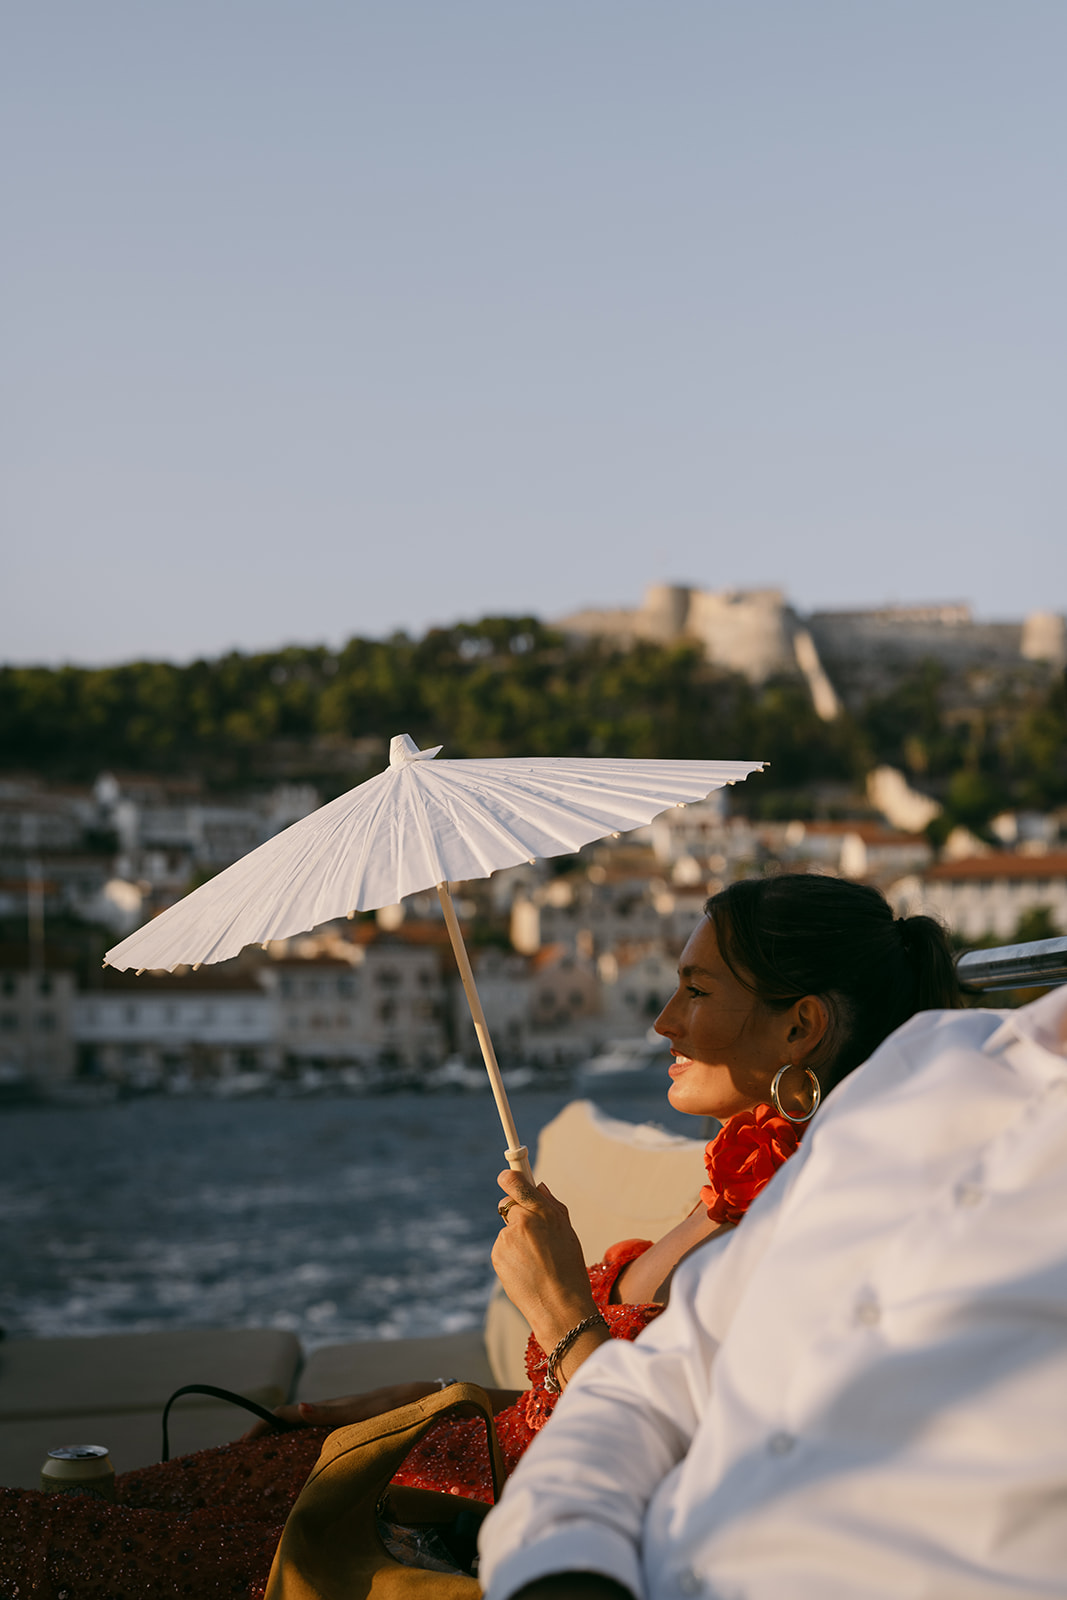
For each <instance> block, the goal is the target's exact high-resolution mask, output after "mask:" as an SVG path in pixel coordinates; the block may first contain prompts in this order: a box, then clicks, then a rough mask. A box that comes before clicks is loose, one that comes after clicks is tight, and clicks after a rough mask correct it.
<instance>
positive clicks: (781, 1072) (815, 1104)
mask: <svg viewBox="0 0 1067 1600" xmlns="http://www.w3.org/2000/svg"><path fill="white" fill-rule="evenodd" d="M796 1065H797V1063H796V1062H793V1061H787V1062H786V1064H785V1066H784V1067H779V1068H778V1071H777V1072H776V1073H775V1075H774V1082H773V1083H772V1084H771V1099H772V1100H773V1101H774V1109H775V1110H776V1111H777V1113H778V1115H779V1116H780V1117H784V1118H785V1120H786V1121H787V1122H810V1121H811V1119H812V1117H813V1116H814V1115H815V1113H816V1111H818V1109H819V1102H820V1100H821V1099H822V1090H821V1089H820V1087H819V1080H818V1078H817V1077H816V1076H815V1074H814V1072H812V1070H811V1068H810V1067H805V1068H804V1071H805V1072H806V1073H807V1075H808V1079H809V1081H810V1083H811V1110H810V1111H808V1112H807V1113H806V1114H805V1115H804V1116H802V1117H794V1116H792V1115H791V1114H790V1113H789V1112H788V1111H787V1110H786V1109H785V1106H783V1104H782V1102H781V1100H780V1099H779V1097H778V1085H779V1084H780V1083H781V1081H782V1079H783V1078H784V1077H785V1075H786V1073H787V1072H789V1071H790V1069H791V1068H792V1067H794V1066H796Z"/></svg>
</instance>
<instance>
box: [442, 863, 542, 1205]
mask: <svg viewBox="0 0 1067 1600" xmlns="http://www.w3.org/2000/svg"><path fill="white" fill-rule="evenodd" d="M437 897H438V899H439V900H440V902H441V910H442V911H443V912H444V914H445V927H446V928H447V929H448V937H449V939H450V940H451V941H452V950H453V952H454V954H455V957H456V965H457V967H458V968H459V978H460V982H461V983H462V985H463V992H464V994H465V995H466V996H467V1004H468V1005H469V1006H470V1011H471V1020H472V1022H473V1023H474V1032H475V1034H476V1035H477V1038H478V1043H479V1045H480V1046H481V1051H482V1060H483V1061H484V1062H485V1070H486V1072H487V1073H488V1074H489V1087H490V1088H491V1089H492V1091H493V1099H494V1100H495V1101H496V1109H497V1113H498V1115H499V1117H500V1123H501V1126H502V1128H503V1129H504V1137H505V1138H506V1139H507V1141H508V1147H507V1149H506V1150H505V1151H504V1159H505V1161H506V1162H507V1164H508V1166H509V1167H510V1168H511V1170H512V1172H521V1173H522V1176H523V1177H524V1178H525V1179H526V1182H527V1183H528V1184H530V1186H531V1187H532V1186H533V1181H534V1180H533V1173H532V1171H531V1170H530V1152H529V1151H528V1150H527V1148H526V1146H525V1145H524V1144H520V1143H519V1130H518V1129H517V1128H516V1126H515V1118H514V1117H513V1116H512V1114H511V1107H510V1105H509V1104H508V1094H507V1090H506V1089H505V1088H504V1080H503V1079H502V1078H501V1076H500V1068H499V1066H498V1065H497V1059H496V1051H495V1050H494V1049H493V1041H492V1039H491V1037H490V1035H489V1024H488V1023H487V1022H486V1020H485V1012H484V1011H483V1010H482V1002H481V997H480V996H479V994H478V987H477V985H476V983H475V981H474V972H473V970H472V968H471V963H470V957H469V956H468V954H467V946H466V945H465V944H464V943H463V934H462V932H461V931H460V926H459V918H458V917H457V916H456V908H455V905H454V904H453V902H452V895H451V893H450V891H449V887H448V884H447V883H439V884H438V885H437Z"/></svg>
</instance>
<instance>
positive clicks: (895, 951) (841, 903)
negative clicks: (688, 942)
mask: <svg viewBox="0 0 1067 1600" xmlns="http://www.w3.org/2000/svg"><path fill="white" fill-rule="evenodd" d="M704 909H705V912H706V914H707V915H708V917H709V918H710V919H711V921H712V923H713V924H714V927H715V932H716V936H717V938H718V941H719V948H720V950H721V951H722V955H723V958H724V960H725V961H726V962H727V964H728V965H729V967H730V968H731V970H732V971H733V972H734V974H735V976H736V977H737V978H739V979H740V981H741V982H742V983H744V984H745V985H746V986H747V987H748V988H750V989H751V990H752V991H753V992H754V993H755V995H756V996H757V997H758V999H759V1000H760V1001H762V1002H763V1004H764V1005H767V1006H770V1007H771V1008H772V1009H778V1010H782V1009H784V1008H785V1007H787V1006H790V1005H792V1004H793V1003H794V1002H795V1001H796V1000H799V999H801V998H802V997H803V996H804V995H807V994H814V995H818V996H819V998H820V999H821V1000H822V1001H823V1003H824V1005H825V1006H826V1008H827V1010H828V1012H829V1013H830V1027H829V1029H828V1030H827V1034H826V1036H825V1038H824V1040H823V1043H822V1045H821V1046H820V1048H819V1051H818V1052H817V1053H816V1055H815V1056H814V1057H813V1058H812V1060H811V1061H810V1062H807V1063H805V1064H806V1065H810V1066H812V1067H813V1068H814V1070H815V1071H816V1072H817V1073H818V1075H819V1078H820V1081H821V1082H822V1086H823V1089H824V1090H828V1089H831V1088H833V1086H834V1084H835V1083H837V1082H839V1080H840V1079H841V1078H843V1077H845V1075H846V1074H847V1073H849V1072H851V1071H852V1069H853V1068H854V1067H857V1066H859V1064H860V1062H862V1061H865V1060H866V1059H867V1057H868V1056H869V1055H871V1053H872V1052H873V1051H874V1050H875V1049H876V1048H877V1047H878V1045H879V1044H881V1042H882V1040H883V1039H885V1038H886V1037H887V1036H888V1035H889V1034H890V1033H892V1032H893V1030H894V1029H895V1028H899V1027H900V1025H901V1023H903V1022H906V1021H907V1019H908V1018H909V1017H910V1016H913V1015H914V1013H915V1012H916V1011H929V1010H937V1009H942V1008H946V1007H956V1006H958V1005H960V1004H961V994H960V988H959V984H958V982H957V980H956V969H955V966H954V964H953V960H952V952H951V950H950V948H949V943H948V939H947V937H946V935H945V930H944V929H943V928H942V927H941V925H940V923H938V922H935V921H934V919H933V918H932V917H900V918H897V917H894V915H893V910H892V907H891V906H890V905H889V902H888V901H887V900H886V898H885V896H884V895H883V894H882V893H881V892H880V891H879V890H878V889H875V888H872V887H871V885H870V884H865V883H852V882H850V881H849V880H847V879H841V878H827V877H822V876H819V875H816V874H814V873H783V874H782V875H781V876H779V877H772V878H742V879H739V880H738V881H737V882H736V883H732V884H730V885H729V887H728V888H726V889H723V890H722V891H721V893H719V894H717V895H713V896H712V898H711V899H710V900H709V901H708V903H707V905H706V906H705V908H704Z"/></svg>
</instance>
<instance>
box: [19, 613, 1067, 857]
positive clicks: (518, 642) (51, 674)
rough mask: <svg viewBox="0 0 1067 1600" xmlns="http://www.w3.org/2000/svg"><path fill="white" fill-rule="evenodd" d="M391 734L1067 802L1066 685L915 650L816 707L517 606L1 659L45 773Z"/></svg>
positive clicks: (292, 753)
mask: <svg viewBox="0 0 1067 1600" xmlns="http://www.w3.org/2000/svg"><path fill="white" fill-rule="evenodd" d="M398 732H408V733H411V734H412V735H413V736H414V737H415V738H416V739H418V740H419V741H420V742H421V743H423V744H428V743H443V744H444V745H445V748H446V754H448V755H450V756H469V755H480V756H506V755H571V756H582V755H593V756H598V755H614V756H645V757H657V756H658V757H705V756H720V757H729V758H750V757H758V758H762V759H765V760H767V761H769V762H770V769H769V771H768V772H767V773H766V774H765V776H764V777H763V779H762V780H761V781H760V783H759V785H758V786H757V785H754V784H753V785H750V786H749V788H748V791H746V795H745V797H744V803H746V804H749V805H751V806H752V807H754V808H758V809H760V810H762V811H763V812H764V813H765V814H771V815H774V814H782V815H784V814H785V813H786V812H787V811H788V812H791V813H792V814H801V815H803V814H804V812H805V810H806V809H808V810H809V812H810V806H811V804H812V792H813V788H814V787H817V786H822V787H823V788H826V787H827V786H830V787H831V788H837V787H839V786H840V787H846V788H847V787H859V788H862V784H863V780H864V778H865V775H866V773H867V771H868V770H869V769H870V768H871V767H872V766H875V765H878V764H880V763H883V762H888V763H890V764H891V765H893V766H896V767H899V768H900V769H901V770H902V771H904V772H905V773H907V774H908V776H909V777H910V778H911V779H912V781H913V782H914V783H916V784H917V785H918V786H919V787H920V788H923V789H926V790H928V791H929V792H931V793H933V794H935V795H937V796H938V797H939V798H940V799H941V800H942V801H943V802H944V803H945V804H946V806H947V815H946V823H947V824H951V823H952V822H955V821H959V822H964V823H966V824H968V825H969V826H971V827H978V828H980V827H982V826H983V825H984V823H985V822H986V821H987V820H988V818H989V817H990V816H992V815H993V814H994V813H995V812H996V811H998V810H1000V809H1003V808H1004V807H1005V806H1009V805H1014V806H1025V807H1035V808H1048V807H1050V806H1053V805H1056V804H1061V803H1063V802H1064V801H1067V687H1065V683H1064V679H1063V677H1062V675H1061V676H1060V677H1059V678H1057V679H1055V680H1053V681H1052V682H1051V683H1050V681H1049V679H1048V676H1047V674H1045V675H1042V674H1040V673H1037V672H1034V671H1029V670H1027V669H1026V668H1020V669H1019V670H1018V671H1016V672H1014V673H1011V674H1001V675H1000V676H999V677H997V678H994V677H991V676H990V675H989V674H986V675H985V676H984V677H982V678H980V679H977V678H975V677H974V675H972V680H971V681H967V682H961V681H960V680H959V678H958V677H957V678H952V677H951V675H950V674H948V673H947V672H946V670H945V669H944V668H943V667H942V666H940V665H938V664H937V663H936V662H927V663H924V664H922V665H921V666H920V667H919V668H915V669H912V670H911V671H909V672H907V673H905V674H902V675H901V677H900V678H899V680H898V681H897V682H896V683H895V684H894V686H893V688H892V689H891V691H890V692H888V693H886V694H884V695H882V696H881V697H880V698H877V699H870V700H868V701H867V702H865V703H864V704H862V705H861V706H859V707H854V708H853V709H852V710H851V711H850V712H845V713H843V714H842V715H841V716H840V717H839V718H838V719H837V720H836V721H834V722H832V723H826V722H822V721H820V720H819V718H818V717H817V716H816V714H815V711H814V709H813V707H812V705H811V701H810V697H809V695H808V692H807V690H806V687H805V685H804V683H803V681H802V680H801V679H800V678H799V677H796V678H793V677H788V676H786V677H781V678H776V679H772V680H771V681H769V682H767V683H766V684H764V685H762V686H760V687H759V688H755V687H753V686H752V685H750V684H749V683H748V682H746V680H745V679H744V678H742V677H739V676H737V675H734V674H731V673H727V672H724V671H722V670H721V669H719V668H716V667H713V666H710V665H709V664H708V663H707V662H706V661H705V660H704V659H703V657H702V655H701V653H700V651H699V650H698V649H697V648H696V647H694V646H688V645H686V646H683V647H674V648H662V647H659V646H655V645H651V644H643V645H638V646H637V647H635V648H633V649H629V650H623V649H619V648H615V647H612V646H610V645H607V644H605V643H602V642H595V641H587V642H578V641H574V640H570V639H567V638H565V637H564V636H563V635H561V634H560V633H558V632H556V631H554V630H552V629H550V628H547V627H545V626H544V625H543V624H542V623H541V622H539V621H538V620H537V619H536V618H533V617H486V618H484V619H483V620H481V621H480V622H475V623H462V624H458V625H456V626H455V627H451V628H435V629H431V630H430V631H429V632H428V633H426V634H425V635H424V636H423V637H422V638H420V639H413V638H410V637H408V636H407V635H405V634H397V635H394V636H393V637H392V638H389V639H385V640H372V639H360V638H353V639H351V640H350V641H349V643H348V644H347V645H346V646H345V647H344V649H343V650H341V651H339V652H332V651H330V650H328V649H325V648H321V647H312V648H299V647H291V648H288V649H284V650H278V651H273V652H264V653H260V654H254V655H245V654H240V653H236V652H235V653H232V654H229V655H226V656H223V657H220V658H218V659H217V660H198V661H194V662H192V663H190V664H188V665H185V666H176V665H173V664H171V663H167V662H159V661H140V662H130V663H127V664H124V665H120V666H115V667H96V668H84V667H70V666H65V667H58V668H47V667H14V666H9V667H4V668H0V769H2V770H5V771H7V772H34V773H38V774H40V775H42V776H45V777H47V778H48V779H50V780H52V781H68V782H82V781H85V780H87V779H90V778H92V777H94V776H95V775H96V774H97V773H99V772H100V771H101V770H103V769H107V768H112V769H116V770H121V771H127V772H130V771H139V772H158V773H169V774H174V773H188V774H195V775H196V776H198V777H200V778H201V779H203V780H204V781H205V782H206V783H207V784H209V785H210V786H211V787H213V788H215V789H217V790H220V791H224V790H226V789H232V788H236V787H247V786H248V785H249V784H253V785H254V784H256V783H260V782H263V783H266V782H274V781H277V779H278V778H280V777H284V778H300V779H307V780H310V781H314V782H316V783H317V784H318V785H319V787H320V788H321V789H322V791H323V792H324V793H325V794H327V795H329V794H334V793H338V792H340V791H341V790H343V789H344V788H346V787H348V786H349V785H350V784H351V783H353V782H357V781H359V779H360V778H362V777H364V776H366V775H368V774H369V773H370V772H373V771H374V770H376V769H377V768H379V767H380V766H381V764H382V761H383V758H384V754H385V750H386V748H387V744H386V741H387V740H388V739H389V737H390V736H391V735H392V734H394V733H398ZM739 797H740V792H739Z"/></svg>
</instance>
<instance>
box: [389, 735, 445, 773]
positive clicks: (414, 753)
mask: <svg viewBox="0 0 1067 1600" xmlns="http://www.w3.org/2000/svg"><path fill="white" fill-rule="evenodd" d="M443 749H444V745H443V744H435V745H434V746H433V748H432V749H430V750H420V749H419V747H418V745H417V744H416V743H415V741H414V739H413V738H412V737H411V735H410V733H395V734H394V735H393V737H392V738H391V739H390V741H389V765H390V766H391V767H406V766H407V764H408V762H409V761H432V760H433V758H434V756H435V755H436V754H437V753H438V751H439V750H443Z"/></svg>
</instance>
